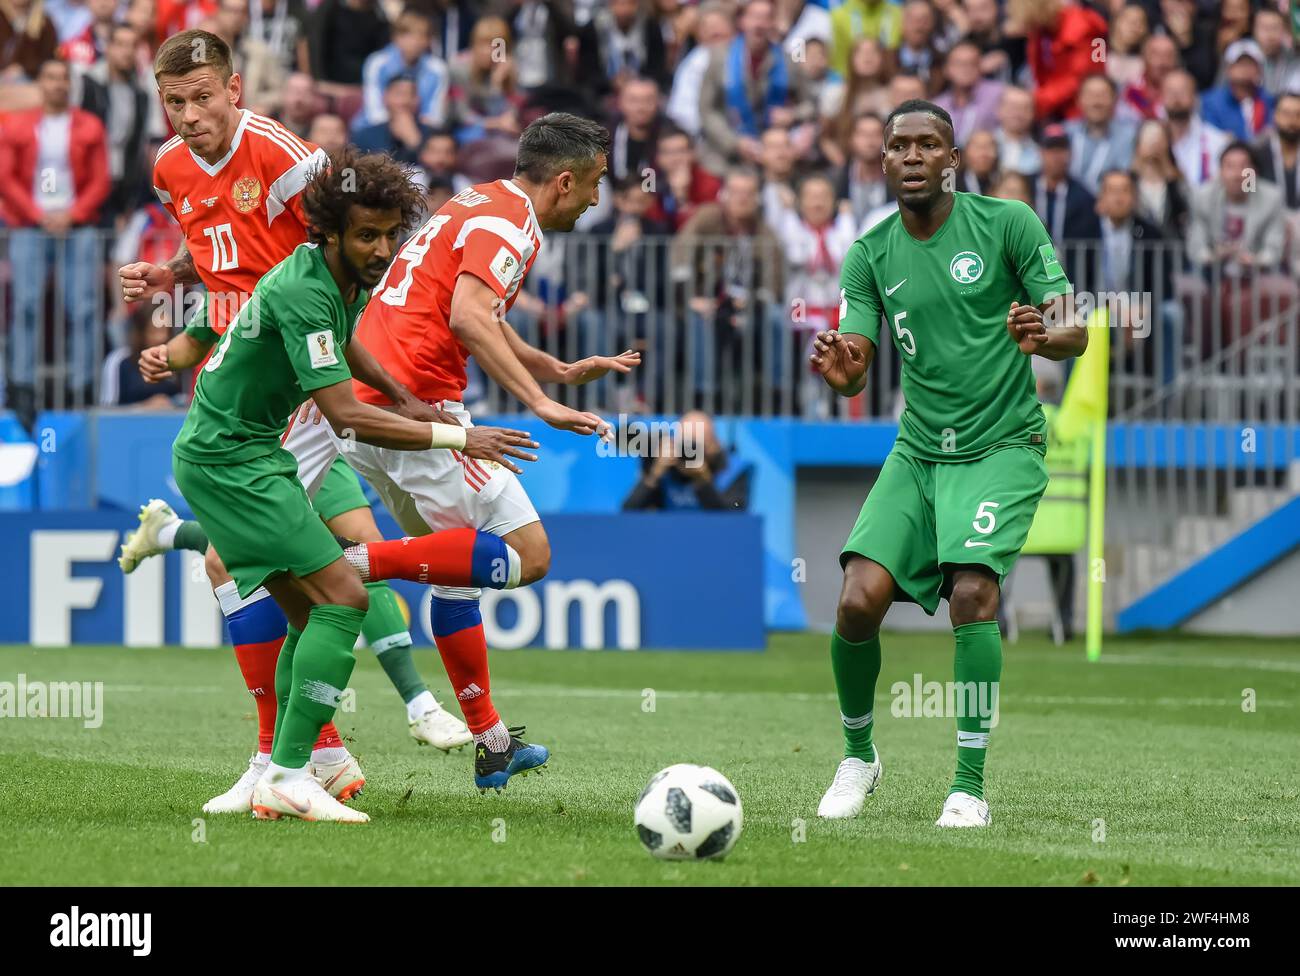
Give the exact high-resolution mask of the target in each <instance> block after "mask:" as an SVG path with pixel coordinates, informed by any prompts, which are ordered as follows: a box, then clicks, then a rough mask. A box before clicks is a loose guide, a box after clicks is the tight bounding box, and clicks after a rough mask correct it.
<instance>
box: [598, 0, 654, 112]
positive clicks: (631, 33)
mask: <svg viewBox="0 0 1300 976" xmlns="http://www.w3.org/2000/svg"><path fill="white" fill-rule="evenodd" d="M583 30H584V31H585V32H586V34H587V38H588V44H589V45H590V46H591V49H592V50H593V51H594V53H595V57H596V62H597V68H598V70H599V72H600V75H599V76H600V77H601V78H603V79H604V80H605V82H606V83H607V85H608V86H609V87H612V88H613V90H614V91H615V92H618V91H620V90H621V89H622V87H623V83H624V82H626V81H628V80H629V79H631V78H649V79H650V80H651V81H652V82H653V83H654V84H655V85H656V86H657V87H658V88H659V90H660V91H662V92H663V93H664V94H665V95H666V94H667V93H668V90H669V86H670V84H671V80H672V73H671V72H670V71H669V70H668V58H667V54H666V53H665V51H664V35H663V31H662V30H661V29H660V26H659V22H658V21H657V20H656V19H655V18H654V16H653V13H652V0H607V3H606V4H602V5H600V6H597V8H596V10H595V13H594V14H593V15H592V18H591V22H590V23H588V24H587V25H586V26H585V27H584V28H583Z"/></svg>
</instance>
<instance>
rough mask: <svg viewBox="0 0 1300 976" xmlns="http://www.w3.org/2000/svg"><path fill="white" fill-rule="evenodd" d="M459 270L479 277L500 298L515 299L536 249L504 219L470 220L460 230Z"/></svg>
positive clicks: (529, 240)
mask: <svg viewBox="0 0 1300 976" xmlns="http://www.w3.org/2000/svg"><path fill="white" fill-rule="evenodd" d="M458 236H459V237H460V239H461V243H462V247H463V248H464V250H463V251H462V254H461V260H460V270H461V272H462V273H464V272H468V273H470V274H472V275H473V276H474V277H476V278H479V279H481V280H482V281H483V283H484V284H486V285H487V286H488V287H489V288H491V289H492V290H493V291H494V292H496V295H497V297H498V298H503V299H506V300H510V299H512V298H514V294H515V291H516V290H517V289H518V288H519V283H520V282H521V281H523V277H524V270H525V268H526V266H527V264H528V260H529V258H531V257H532V256H533V251H534V249H535V246H534V244H533V241H532V239H531V238H530V237H529V236H528V235H527V234H525V233H524V231H523V230H522V229H521V228H519V227H516V226H515V225H514V224H512V223H511V222H510V221H508V220H506V219H505V218H504V217H489V216H481V217H471V218H470V219H469V220H467V221H465V223H464V225H463V226H462V227H461V230H460V234H459V235H458Z"/></svg>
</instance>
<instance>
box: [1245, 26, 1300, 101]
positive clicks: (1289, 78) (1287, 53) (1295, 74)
mask: <svg viewBox="0 0 1300 976" xmlns="http://www.w3.org/2000/svg"><path fill="white" fill-rule="evenodd" d="M1252 23H1253V24H1254V28H1253V30H1252V31H1251V34H1250V36H1251V37H1252V38H1253V39H1254V41H1255V43H1256V44H1258V45H1259V50H1260V52H1261V53H1262V54H1263V55H1264V87H1265V88H1267V89H1268V90H1269V91H1271V92H1272V93H1273V94H1274V95H1281V94H1282V93H1283V92H1294V91H1300V57H1297V55H1296V52H1295V45H1294V43H1293V42H1292V38H1291V31H1290V30H1289V29H1288V25H1287V20H1286V17H1284V16H1283V15H1282V12H1281V11H1280V10H1278V9H1277V8H1276V7H1260V8H1259V9H1258V10H1256V11H1255V19H1254V21H1253V22H1252Z"/></svg>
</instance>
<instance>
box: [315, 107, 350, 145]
mask: <svg viewBox="0 0 1300 976" xmlns="http://www.w3.org/2000/svg"><path fill="white" fill-rule="evenodd" d="M307 141H308V142H311V143H315V144H316V145H318V146H320V147H321V148H322V149H324V150H325V151H326V152H327V153H331V154H332V153H336V152H338V151H339V150H340V149H343V148H344V147H345V146H347V144H348V125H347V123H346V122H344V121H343V120H342V119H341V118H339V117H338V116H337V115H334V114H332V113H330V112H322V113H321V114H320V115H318V116H316V117H315V118H314V119H312V120H311V128H310V129H308V130H307Z"/></svg>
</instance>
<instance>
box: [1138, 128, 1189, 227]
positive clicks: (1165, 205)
mask: <svg viewBox="0 0 1300 976" xmlns="http://www.w3.org/2000/svg"><path fill="white" fill-rule="evenodd" d="M1133 174H1134V176H1135V177H1136V179H1137V195H1138V204H1137V206H1138V213H1139V214H1141V215H1142V217H1143V218H1144V219H1146V220H1148V221H1150V222H1151V223H1153V224H1155V225H1156V226H1157V227H1159V228H1160V234H1161V236H1162V237H1166V238H1169V239H1171V240H1182V239H1184V237H1185V236H1186V234H1187V221H1188V218H1189V217H1190V216H1191V200H1190V198H1189V196H1188V189H1187V184H1186V183H1185V182H1184V180H1183V175H1182V173H1181V172H1180V171H1179V169H1178V163H1177V162H1175V161H1174V153H1173V149H1172V148H1170V145H1169V132H1168V130H1166V128H1165V125H1164V123H1163V122H1159V121H1157V120H1155V119H1149V120H1148V121H1146V122H1143V123H1142V127H1141V128H1140V129H1139V130H1138V136H1137V144H1136V146H1135V148H1134V150H1133Z"/></svg>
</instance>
